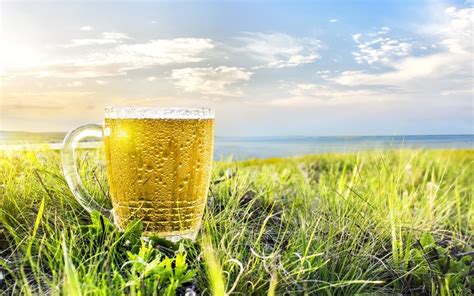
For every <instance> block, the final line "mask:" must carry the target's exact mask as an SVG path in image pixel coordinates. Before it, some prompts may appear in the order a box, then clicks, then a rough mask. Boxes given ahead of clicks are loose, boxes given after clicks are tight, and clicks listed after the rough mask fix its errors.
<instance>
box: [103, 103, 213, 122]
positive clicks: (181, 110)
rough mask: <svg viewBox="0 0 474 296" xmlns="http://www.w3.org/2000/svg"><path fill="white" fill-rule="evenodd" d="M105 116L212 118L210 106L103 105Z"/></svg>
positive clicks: (114, 117)
mask: <svg viewBox="0 0 474 296" xmlns="http://www.w3.org/2000/svg"><path fill="white" fill-rule="evenodd" d="M104 110H105V118H110V119H120V118H130V119H146V118H148V119H214V116H215V115H214V110H213V109H211V108H188V107H131V106H113V107H105V109H104Z"/></svg>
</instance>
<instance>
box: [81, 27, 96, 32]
mask: <svg viewBox="0 0 474 296" xmlns="http://www.w3.org/2000/svg"><path fill="white" fill-rule="evenodd" d="M79 30H81V31H85V32H87V31H92V30H94V28H92V27H91V26H83V27H81V28H80V29H79Z"/></svg>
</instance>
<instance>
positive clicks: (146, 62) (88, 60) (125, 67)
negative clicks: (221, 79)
mask: <svg viewBox="0 0 474 296" xmlns="http://www.w3.org/2000/svg"><path fill="white" fill-rule="evenodd" d="M104 37H107V38H104V39H102V40H112V42H115V41H121V40H122V39H124V38H125V35H121V34H119V33H109V34H107V35H104ZM212 48H214V44H213V42H212V40H210V39H202V38H176V39H158V40H151V41H149V42H146V43H131V44H116V45H114V47H112V48H101V47H99V48H98V49H97V50H95V51H94V52H92V53H90V52H85V53H83V54H79V55H78V54H74V55H69V56H64V54H63V57H58V58H56V57H54V58H53V59H51V60H49V61H48V60H43V61H42V64H37V65H33V66H32V67H29V68H28V67H27V68H26V70H25V69H19V68H13V72H12V73H13V74H17V75H33V76H37V77H61V78H72V79H79V78H95V77H104V76H116V75H126V74H127V71H130V70H134V69H146V68H150V67H154V66H160V65H168V64H183V63H195V62H200V61H202V60H204V59H205V58H206V57H207V56H206V55H205V53H206V52H207V51H209V50H211V49H212ZM15 70H16V72H15ZM10 71H12V69H10Z"/></svg>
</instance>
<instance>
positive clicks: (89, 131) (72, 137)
mask: <svg viewBox="0 0 474 296" xmlns="http://www.w3.org/2000/svg"><path fill="white" fill-rule="evenodd" d="M102 137H103V134H102V126H101V125H99V124H85V125H82V126H80V127H78V128H76V129H74V130H72V131H70V132H69V133H68V134H67V135H66V137H65V138H64V141H63V148H62V150H61V158H62V167H63V174H64V177H65V178H66V182H67V184H68V185H69V188H70V189H71V191H72V194H74V197H76V199H77V201H78V202H79V204H80V205H81V206H82V207H83V208H84V209H86V210H87V211H88V212H89V213H91V212H92V211H94V210H96V211H99V212H101V213H102V214H103V215H104V216H106V217H108V218H110V217H111V210H109V209H106V208H104V207H103V206H101V205H100V204H98V203H97V202H96V201H94V200H93V199H92V197H91V196H90V195H89V194H88V193H87V190H86V188H85V187H84V184H82V181H81V177H80V176H79V172H78V170H77V164H76V148H77V144H79V142H80V141H81V140H82V139H84V138H100V139H102Z"/></svg>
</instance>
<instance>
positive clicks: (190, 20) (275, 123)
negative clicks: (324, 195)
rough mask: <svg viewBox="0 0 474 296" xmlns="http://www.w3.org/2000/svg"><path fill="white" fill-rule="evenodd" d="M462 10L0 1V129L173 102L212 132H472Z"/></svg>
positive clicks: (473, 94) (469, 40)
mask: <svg viewBox="0 0 474 296" xmlns="http://www.w3.org/2000/svg"><path fill="white" fill-rule="evenodd" d="M473 5H474V4H473V2H472V1H408V0H401V1H400V0H398V1H368V0H367V1H349V0H347V1H341V0H335V1H238V2H231V1H215V2H209V1H187V2H182V1H167V2H138V1H133V2H124V1H99V2H94V1H69V2H60V1H54V2H52V1H50V2H45V1H14V2H0V20H1V21H0V25H1V28H0V29H1V30H0V32H1V35H0V41H1V44H0V79H1V80H0V130H12V131H38V132H41V131H67V130H70V129H72V128H74V127H76V126H78V125H81V124H85V123H99V122H101V121H102V120H103V116H104V111H103V109H104V107H106V106H182V107H212V108H214V109H215V112H216V135H218V136H343V135H410V134H472V133H474V109H473V106H474V89H473V86H474V57H473V53H474V51H473V19H474V9H473Z"/></svg>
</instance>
